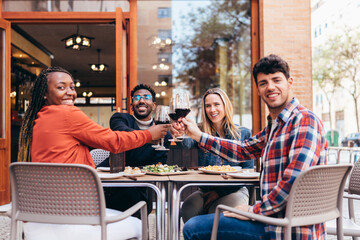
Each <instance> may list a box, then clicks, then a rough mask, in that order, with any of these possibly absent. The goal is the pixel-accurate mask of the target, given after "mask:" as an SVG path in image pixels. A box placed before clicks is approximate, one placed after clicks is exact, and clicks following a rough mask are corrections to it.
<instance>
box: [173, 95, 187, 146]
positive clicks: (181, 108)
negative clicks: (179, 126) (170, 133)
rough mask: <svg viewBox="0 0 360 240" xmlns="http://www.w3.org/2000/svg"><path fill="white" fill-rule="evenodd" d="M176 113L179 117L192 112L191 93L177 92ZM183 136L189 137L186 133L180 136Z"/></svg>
mask: <svg viewBox="0 0 360 240" xmlns="http://www.w3.org/2000/svg"><path fill="white" fill-rule="evenodd" d="M175 113H176V115H177V116H178V118H183V117H186V116H187V115H188V114H189V113H190V101H189V95H188V94H187V93H186V92H180V93H177V94H176V97H175ZM178 138H179V139H181V138H188V136H186V135H185V134H184V135H182V136H180V137H178Z"/></svg>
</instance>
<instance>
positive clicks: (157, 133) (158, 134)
mask: <svg viewBox="0 0 360 240" xmlns="http://www.w3.org/2000/svg"><path fill="white" fill-rule="evenodd" d="M148 130H149V132H150V133H151V136H152V140H159V139H161V138H163V137H165V135H166V133H167V131H168V130H169V124H159V125H152V126H151V127H149V128H148Z"/></svg>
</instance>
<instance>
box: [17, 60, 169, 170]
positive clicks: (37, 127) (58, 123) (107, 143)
mask: <svg viewBox="0 0 360 240" xmlns="http://www.w3.org/2000/svg"><path fill="white" fill-rule="evenodd" d="M76 96H77V95H76V91H75V84H74V81H73V78H72V76H71V74H70V73H69V72H68V71H66V70H65V69H63V68H60V67H50V68H48V69H46V70H44V71H42V72H41V73H40V74H39V76H38V77H37V78H36V80H35V84H34V86H33V88H32V92H31V101H30V105H29V107H28V110H27V111H26V113H25V119H24V122H23V124H22V127H21V131H20V139H19V154H18V161H21V162H25V161H32V162H53V163H80V164H86V165H89V166H92V167H95V164H94V162H93V160H92V158H91V155H90V152H89V150H88V146H90V147H93V148H101V149H105V150H107V151H110V152H113V153H119V152H123V151H127V150H130V149H133V148H138V147H140V146H142V145H144V144H145V143H148V142H150V141H151V140H157V139H160V138H161V137H163V136H165V134H166V132H167V126H166V125H154V126H152V127H150V128H149V129H148V130H144V131H143V130H140V131H132V132H120V131H112V130H110V129H109V128H103V127H102V126H100V125H98V124H96V123H95V122H93V121H92V120H91V119H90V118H88V117H87V116H86V115H85V114H84V113H83V112H82V111H80V110H79V109H78V108H77V107H75V106H74V102H75V99H76Z"/></svg>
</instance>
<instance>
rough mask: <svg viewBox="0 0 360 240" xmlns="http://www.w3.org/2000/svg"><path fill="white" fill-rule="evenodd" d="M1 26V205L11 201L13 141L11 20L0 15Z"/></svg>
mask: <svg viewBox="0 0 360 240" xmlns="http://www.w3.org/2000/svg"><path fill="white" fill-rule="evenodd" d="M0 28H1V29H2V30H4V33H5V35H4V39H3V40H4V42H3V52H2V56H0V57H1V58H2V60H1V61H0V64H1V65H2V66H1V67H0V69H1V73H0V74H1V79H0V84H1V86H0V91H1V93H0V98H1V103H0V104H1V105H2V106H1V111H2V113H1V116H0V117H1V119H0V125H1V126H0V127H1V128H2V129H1V132H2V136H0V205H3V204H6V203H9V202H10V177H9V171H8V169H9V164H10V153H11V149H10V143H11V132H10V131H11V114H10V111H11V110H10V109H11V107H10V88H11V87H10V86H11V78H10V71H11V70H10V68H11V64H10V61H8V60H9V59H10V57H11V53H10V52H11V47H10V46H11V25H10V22H9V21H6V20H4V19H3V18H2V17H1V15H0Z"/></svg>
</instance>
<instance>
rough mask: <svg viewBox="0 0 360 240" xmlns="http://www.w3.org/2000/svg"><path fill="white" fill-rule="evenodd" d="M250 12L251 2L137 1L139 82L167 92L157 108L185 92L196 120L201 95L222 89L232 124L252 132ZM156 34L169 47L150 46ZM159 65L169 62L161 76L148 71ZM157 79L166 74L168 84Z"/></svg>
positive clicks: (158, 73) (245, 0)
mask: <svg viewBox="0 0 360 240" xmlns="http://www.w3.org/2000/svg"><path fill="white" fill-rule="evenodd" d="M150 2H151V3H150ZM163 9H171V15H170V17H168V18H162V16H163V15H164V14H163V13H161V14H159V11H160V12H161V11H162V10H163ZM250 13H251V11H250V0H241V1H231V0H221V1H220V0H212V1H204V0H202V1H138V13H137V14H138V62H139V64H138V82H139V83H146V84H149V85H151V86H152V87H154V88H155V90H156V92H157V93H161V92H163V91H165V92H166V93H167V94H166V95H161V94H159V96H158V98H157V102H158V104H168V103H169V99H170V98H171V97H172V95H173V94H174V93H176V92H177V91H179V90H180V89H182V90H185V91H187V92H189V94H190V96H191V104H192V112H191V114H192V117H193V118H195V119H196V120H197V121H198V122H200V121H201V119H200V107H201V104H200V102H201V98H202V95H203V94H204V92H205V91H206V90H207V89H209V88H213V87H220V88H221V89H223V90H224V91H225V92H226V93H227V94H228V96H229V98H230V100H231V101H232V103H233V105H234V114H235V115H234V120H235V123H237V124H239V125H242V126H246V127H248V128H252V112H251V109H252V102H251V92H252V91H251V34H250V24H251V15H250ZM151 16H154V17H151ZM154 36H157V37H158V39H160V40H164V39H167V38H169V39H171V41H172V44H171V45H169V47H167V48H165V47H164V45H163V46H160V47H159V46H158V47H154V45H155V44H154V39H155V38H154ZM160 40H158V41H160ZM146 41H149V42H148V43H146ZM151 41H152V42H151ZM169 58H171V61H167V60H166V59H169ZM162 61H163V62H166V63H171V65H170V67H169V68H168V69H166V70H165V72H160V71H159V70H158V68H152V67H151V66H153V65H154V62H155V63H161V62H162ZM147 65H150V66H147ZM160 75H163V76H164V75H167V76H170V79H171V85H169V84H167V85H166V86H165V85H161V84H159V83H160V82H161V81H160V78H159V76H160Z"/></svg>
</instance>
